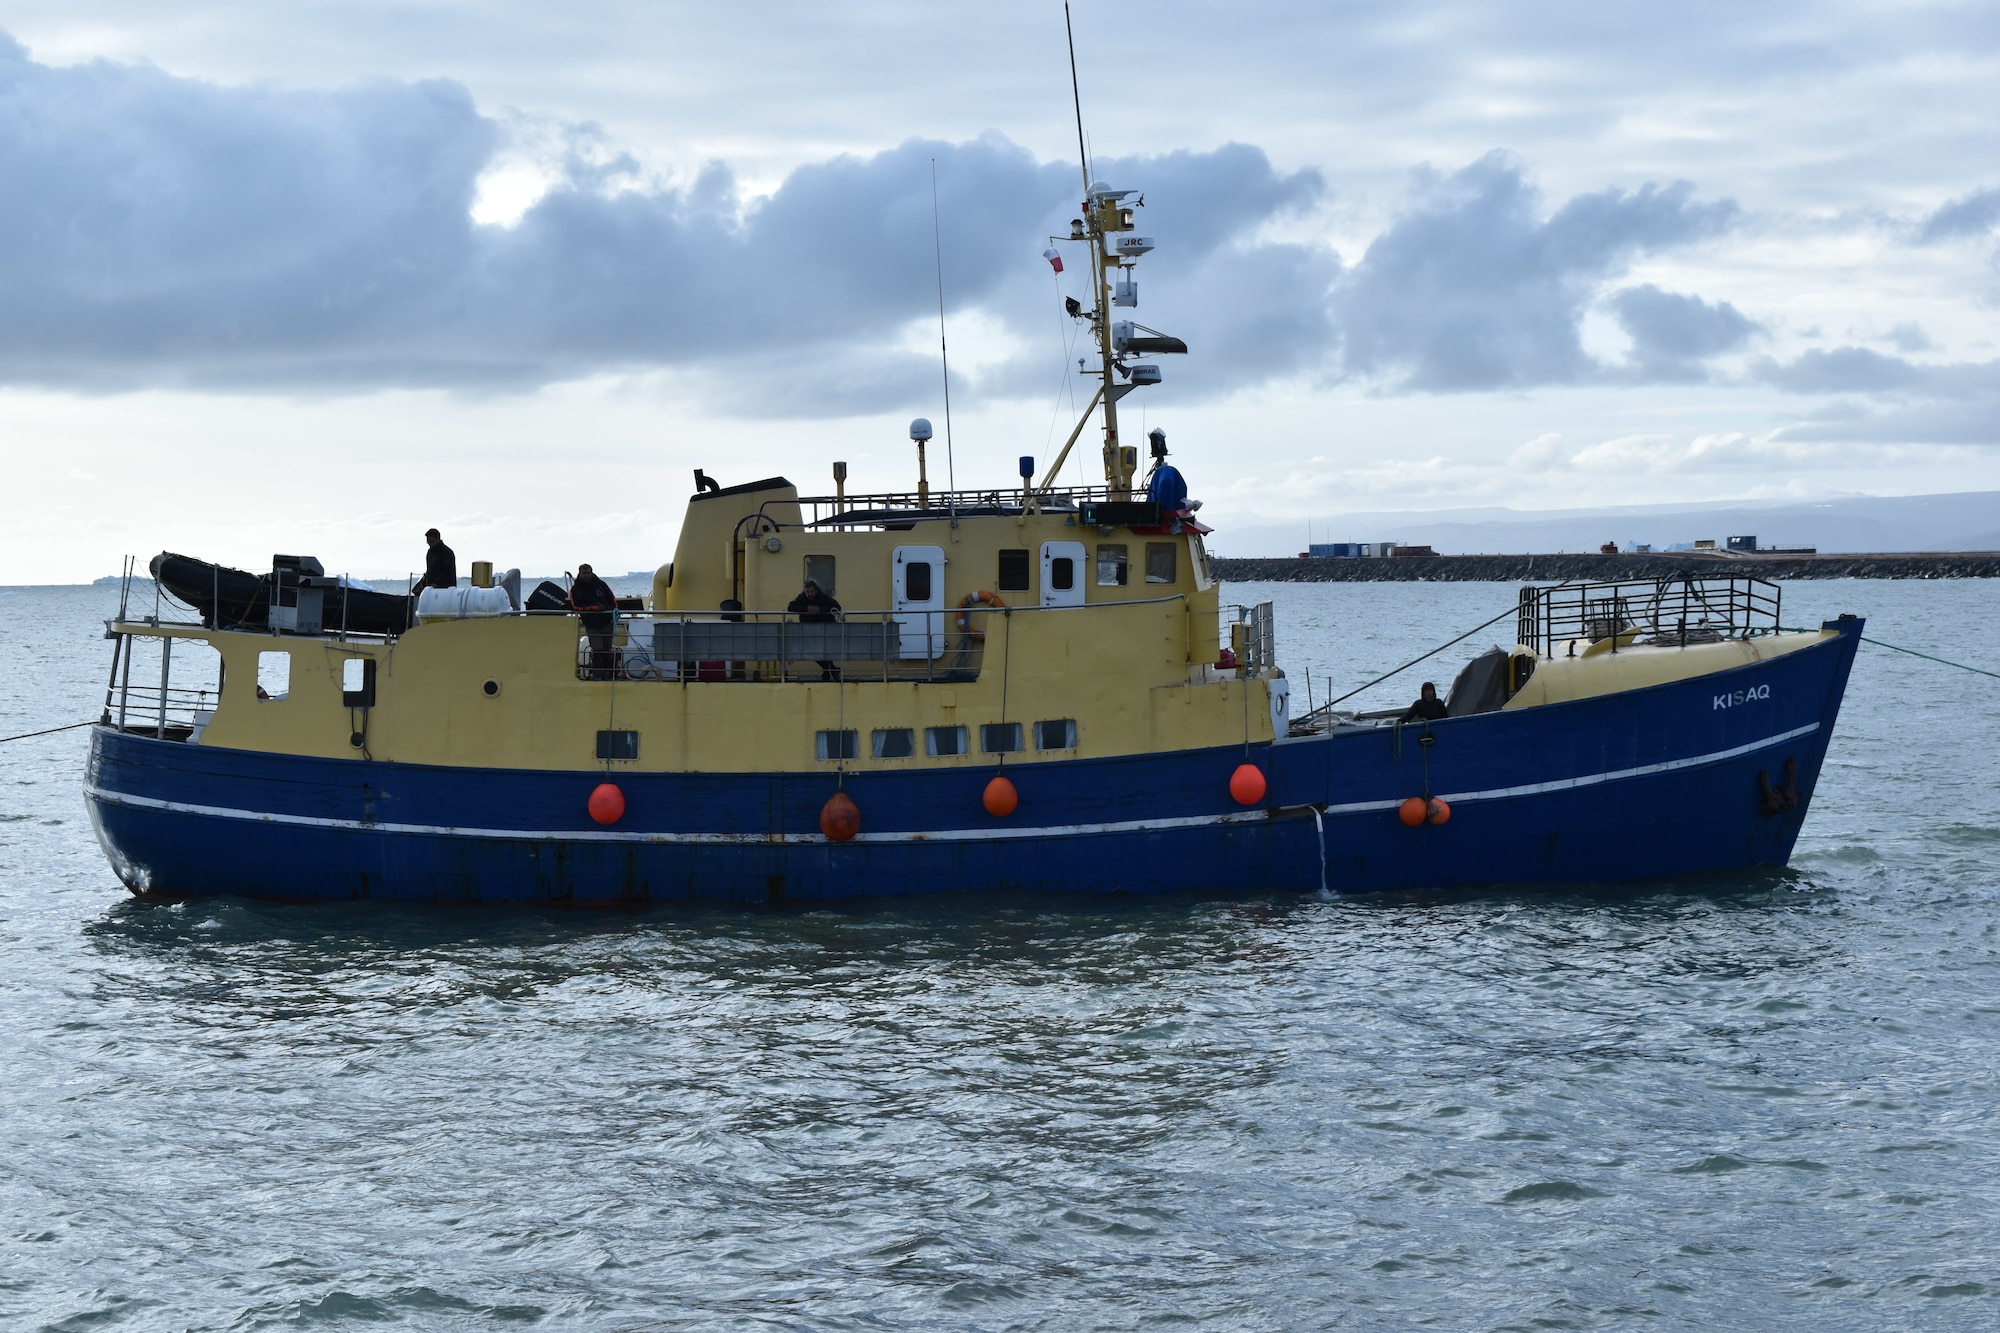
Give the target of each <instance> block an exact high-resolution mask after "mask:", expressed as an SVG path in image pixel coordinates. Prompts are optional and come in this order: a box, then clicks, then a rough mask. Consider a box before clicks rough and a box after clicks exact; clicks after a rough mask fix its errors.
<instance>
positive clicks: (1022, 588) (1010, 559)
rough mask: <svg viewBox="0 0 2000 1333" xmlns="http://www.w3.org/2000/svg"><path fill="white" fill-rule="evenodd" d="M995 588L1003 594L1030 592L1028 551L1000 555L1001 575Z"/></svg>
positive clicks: (1003, 552) (995, 582)
mask: <svg viewBox="0 0 2000 1333" xmlns="http://www.w3.org/2000/svg"><path fill="white" fill-rule="evenodd" d="M994 586H995V587H997V588H999V590H1000V591H1001V592H1026V591H1027V590H1028V553H1027V552H1026V551H1002V552H1001V553H1000V574H999V577H998V578H997V579H995V580H994Z"/></svg>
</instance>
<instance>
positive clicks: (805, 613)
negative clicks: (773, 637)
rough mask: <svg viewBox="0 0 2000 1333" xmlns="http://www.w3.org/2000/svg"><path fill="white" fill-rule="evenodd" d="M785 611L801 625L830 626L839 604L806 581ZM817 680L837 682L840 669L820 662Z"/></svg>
mask: <svg viewBox="0 0 2000 1333" xmlns="http://www.w3.org/2000/svg"><path fill="white" fill-rule="evenodd" d="M785 610H787V611H789V612H790V613H791V614H793V615H795V616H797V617H798V618H799V623H800V624H801V625H831V624H832V623H833V622H834V621H835V620H836V619H838V618H839V614H840V603H839V602H836V601H834V600H833V595H832V594H831V593H827V592H823V591H821V590H820V586H819V584H818V583H816V582H814V581H813V580H812V579H807V580H806V586H805V587H804V588H801V589H800V590H799V595H798V596H797V597H794V598H792V600H791V604H790V605H788V606H787V607H786V608H785ZM819 678H820V679H821V680H839V679H840V667H839V666H838V665H837V664H835V663H833V662H826V661H822V662H821V663H820V664H819Z"/></svg>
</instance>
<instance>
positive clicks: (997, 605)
mask: <svg viewBox="0 0 2000 1333" xmlns="http://www.w3.org/2000/svg"><path fill="white" fill-rule="evenodd" d="M1006 605H1007V603H1005V602H1003V601H1001V600H1000V598H999V597H998V596H997V595H995V594H993V593H990V592H987V591H985V590H984V589H982V590H980V591H979V592H969V593H967V594H965V600H964V601H962V602H960V603H959V604H958V632H959V633H960V634H963V635H964V636H965V637H966V638H968V639H970V640H972V641H973V642H974V643H984V642H985V641H986V631H985V630H983V629H974V628H972V615H971V611H972V608H973V607H975V606H983V607H985V608H987V609H988V610H991V611H998V610H1000V609H1002V608H1004V607H1005V606H1006Z"/></svg>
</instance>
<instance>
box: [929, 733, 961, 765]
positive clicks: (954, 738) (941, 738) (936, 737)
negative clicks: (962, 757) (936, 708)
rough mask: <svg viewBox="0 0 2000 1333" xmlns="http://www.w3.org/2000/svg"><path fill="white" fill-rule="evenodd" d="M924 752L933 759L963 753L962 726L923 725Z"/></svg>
mask: <svg viewBox="0 0 2000 1333" xmlns="http://www.w3.org/2000/svg"><path fill="white" fill-rule="evenodd" d="M924 753H925V754H927V755H930V756H931V757H932V758H934V759H941V758H945V757H947V756H950V755H955V754H964V753H965V728H964V727H925V728H924Z"/></svg>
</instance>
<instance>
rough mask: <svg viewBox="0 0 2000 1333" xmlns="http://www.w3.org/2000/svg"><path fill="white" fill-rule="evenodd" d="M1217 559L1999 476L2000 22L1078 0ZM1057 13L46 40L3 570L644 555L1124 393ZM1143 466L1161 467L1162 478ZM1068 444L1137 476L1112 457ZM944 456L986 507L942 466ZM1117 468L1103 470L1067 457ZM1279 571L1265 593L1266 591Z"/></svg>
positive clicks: (436, 23) (11, 196)
mask: <svg viewBox="0 0 2000 1333" xmlns="http://www.w3.org/2000/svg"><path fill="white" fill-rule="evenodd" d="M1076 25H1077V36H1078V41H1079V45H1080V51H1079V65H1080V69H1081V73H1082V77H1083V85H1084V87H1083V109H1084V114H1085V119H1086V125H1087V129H1088V132H1089V136H1090V141H1091V142H1090V148H1091V152H1092V155H1093V158H1094V161H1095V167H1096V174H1097V175H1098V176H1100V177H1102V178H1104V179H1107V180H1109V181H1111V182H1113V183H1114V184H1117V185H1121V186H1131V187H1135V188H1141V189H1143V190H1144V191H1145V193H1146V196H1147V205H1148V206H1147V208H1146V209H1145V211H1144V213H1143V214H1142V230H1143V231H1145V232H1146V233H1148V234H1150V235H1153V236H1154V237H1156V238H1157V240H1158V245H1159V248H1158V250H1157V251H1155V253H1154V254H1153V255H1151V256H1149V257H1148V258H1147V260H1146V261H1145V262H1144V264H1143V265H1142V266H1141V268H1140V289H1141V304H1140V308H1139V310H1138V311H1137V312H1136V314H1137V316H1138V317H1139V318H1140V319H1141V320H1143V321H1145V322H1147V323H1149V324H1152V325H1154V326H1156V327H1159V328H1162V329H1165V330H1167V331H1169V332H1173V333H1176V334H1179V335H1181V336H1183V337H1184V338H1186V340H1187V342H1188V343H1189V345H1190V347H1191V348H1192V354H1191V355H1190V356H1189V357H1187V358H1185V359H1184V360H1182V359H1178V358H1177V359H1175V360H1173V361H1171V362H1169V363H1168V364H1167V366H1166V376H1167V379H1166V383H1165V384H1163V385H1162V386H1160V387H1159V388H1155V389H1150V390H1144V391H1141V392H1140V393H1139V394H1136V395H1134V396H1133V397H1132V398H1129V399H1127V400H1126V401H1127V405H1128V411H1129V412H1130V413H1131V414H1132V415H1134V416H1141V415H1142V416H1143V418H1144V424H1145V425H1162V426H1165V427H1166V428H1167V430H1168V432H1169V434H1170V437H1171V439H1172V441H1173V443H1174V446H1175V451H1176V454H1177V456H1178V458H1179V460H1180V461H1181V463H1182V465H1183V469H1184V470H1185V471H1186V472H1187V473H1188V474H1189V476H1190V479H1191V482H1192V485H1193V490H1194V493H1195V494H1196V495H1197V496H1200V497H1202V498H1204V499H1205V500H1206V501H1207V502H1208V509H1207V511H1206V512H1207V514H1208V516H1210V517H1211V518H1212V520H1213V521H1215V523H1216V524H1217V526H1218V527H1220V528H1221V529H1222V530H1223V532H1224V534H1225V538H1224V539H1223V540H1221V542H1220V543H1219V544H1220V545H1221V546H1222V547H1223V549H1225V550H1227V549H1229V547H1228V544H1227V541H1226V533H1227V531H1228V529H1229V526H1230V524H1232V523H1236V524H1239V525H1243V526H1249V525H1251V524H1252V523H1254V522H1261V521H1268V520H1274V519H1284V520H1297V521H1298V522H1299V523H1300V524H1301V525H1302V524H1303V523H1304V521H1305V520H1306V519H1308V518H1314V517H1318V518H1322V519H1324V518H1325V517H1326V516H1329V515H1334V514H1338V513H1343V512H1355V511H1364V510H1367V511H1379V510H1384V509H1433V508H1448V507H1460V506H1468V505H1508V506H1513V507H1516V508H1522V509H1537V508H1555V507H1572V506H1576V505H1579V504H1607V505H1609V504H1635V503H1652V502H1662V501H1683V500H1686V501H1693V500H1709V499H1718V500H1720V499H1745V498H1772V497H1783V496H1798V497H1810V496H1821V495H1827V494H1839V493H1869V494H1878V495H1894V494H1916V493H1924V492H1937V491H1963V490H1982V489H2000V347H1996V340H2000V324H1996V303H2000V261H1997V260H1996V255H2000V158H1996V155H1995V152H1994V148H1995V128H1996V112H2000V105H1996V101H1995V95H1994V92H1993V90H1994V88H1996V87H2000V7H1996V6H1994V5H1992V4H1990V3H1987V4H1973V3H1923V2H1922V0H1904V2H1903V3H1843V2H1842V0H1814V2H1813V3H1793V2H1791V0H1769V2H1768V3H1763V4H1757V5H1744V4H1742V3H1740V0H1739V2H1737V3H1726V4H1725V3H1705V2H1703V0H1692V2H1690V3H1682V4H1677V5H1665V6H1663V5H1639V4H1629V5H1627V4H1604V3H1600V4H1595V5H1583V4H1575V3H1568V4H1543V3H1534V2H1533V0H1516V2H1515V3H1510V4H1506V5H1499V4H1491V3H1488V4H1478V5H1475V4H1470V3H1421V2H1419V0H1400V2H1398V3H1372V2H1371V3H1363V2H1360V0H1353V2H1350V3H1340V4H1328V5H1321V6H1299V5H1268V6H1264V5H1256V4H1247V3H1234V4H1230V5H1220V4H1184V3H1174V2H1173V0H1155V3H1151V4H1147V5H1140V6H1135V5H1132V4H1130V3H1119V4H1110V3H1105V2H1102V0H1079V3H1078V4H1077V6H1076ZM1070 117H1071V111H1070V101H1069V87H1068V64H1067V59H1066V56H1065V51H1064V45H1063V31H1062V10H1061V6H1060V4H1051V3H1039V2H1038V3H1033V4H1014V5H982V6H960V5H951V4H938V3H935V2H933V3H928V4H918V3H900V2H898V0H877V2H876V3H869V4H859V5H851V6H831V5H824V4H804V3H800V4H788V3H769V4H764V5H757V6H741V5H730V6H722V5H713V6H704V5H689V4H670V3H658V2H657V0H654V2H649V3H638V2H637V0H568V3H565V4H562V5H549V4H547V3H539V2H538V3H532V4H531V3H517V2H516V0H479V2H478V3H473V2H472V0H342V2H341V3H339V4H334V3H320V2H313V3H301V4H288V5H282V6H279V5H270V4H268V3H253V2H252V0H181V2H180V3H176V4H175V5H172V6H162V5H159V4H157V3H156V2H154V0H61V2H60V3H53V2H44V0H0V450H4V459H5V468H6V471H5V476H6V479H7V485H6V486H5V487H4V489H0V582H38V581H73V580H78V579H85V578H89V577H94V576H96V575H99V574H103V573H108V572H110V571H111V570H112V569H114V568H116V566H117V562H118V558H119V556H120V555H121V554H123V553H126V552H131V553H135V554H139V555H141V556H142V557H143V556H144V555H148V554H150V553H151V552H153V551H156V550H159V549H161V548H163V547H166V548H172V549H177V550H182V551H187V552H190V553H195V554H203V555H211V556H214V557H216V558H220V559H223V560H226V561H229V562H232V563H238V564H243V565H247V566H252V567H255V566H260V565H262V564H264V563H265V562H266V561H267V560H268V558H269V555H270V553H271V552H272V551H274V550H286V551H295V550H303V551H307V552H311V553H315V554H318V555H320V556H321V557H322V558H323V559H325V560H326V561H327V562H328V564H329V565H330V566H332V567H335V568H347V569H352V570H356V571H366V572H372V573H386V572H390V571H401V570H404V569H406V568H408V567H410V566H411V565H413V564H416V563H420V552H421V541H420V538H419V537H418V536H417V534H418V533H420V532H421V531H422V529H423V528H424V527H426V526H429V525H430V524H432V523H436V524H438V525H439V526H441V527H443V528H445V529H446V530H447V535H448V538H449V539H451V540H452V542H453V544H454V545H455V546H456V547H457V549H458V552H459V556H460V559H461V561H465V560H470V559H474V558H491V559H494V560H496V561H498V562H499V563H501V564H502V565H508V564H515V565H520V566H522V567H524V568H528V569H531V570H553V569H557V568H571V567H574V565H575V564H576V563H577V562H578V561H579V560H591V561H593V562H594V563H596V564H597V565H598V566H599V567H600V568H606V569H614V570H624V569H638V568H647V567H650V566H652V565H654V564H656V563H658V562H660V561H661V560H663V559H665V558H666V556H667V555H668V554H669V553H670V552H671V547H672V542H673V537H674V534H675V530H676V527H677V525H678V522H679V514H680V510H681V506H682V504H683V502H684V500H685V497H686V494H687V492H688V490H689V478H690V474H691V469H693V468H695V467H703V468H706V469H707V470H708V471H709V472H710V473H711V474H714V475H717V476H719V477H720V478H721V479H722V480H723V481H724V482H725V483H729V482H735V481H743V480H748V479H751V478H753V477H757V476H763V475H767V474H770V473H774V472H784V473H786V474H788V475H790V476H792V477H793V478H794V479H796V480H799V481H800V482H802V483H803V484H805V485H807V486H808V487H810V488H812V489H830V486H829V485H828V483H827V477H828V467H829V464H830V462H831V461H832V460H833V459H836V458H840V459H845V460H847V461H848V463H849V465H850V468H851V472H852V480H851V482H850V486H851V487H852V488H862V489H869V488H881V489H887V488H890V487H896V488H903V487H907V486H908V485H910V484H911V483H912V482H913V480H914V461H913V459H912V457H911V450H910V447H909V445H908V443H907V442H906V440H905V439H904V435H905V431H904V427H905V424H906V423H907V421H908V419H909V418H910V417H912V416H915V415H919V414H922V415H926V416H930V417H932V418H933V419H937V420H939V422H940V425H941V424H942V420H941V419H942V416H943V402H942V391H941V383H940V377H939V373H938V365H937V358H936V351H937V328H936V317H937V307H936V300H937V295H936V289H935V282H936V271H935V268H934V259H933V253H932V233H931V223H932V218H931V180H932V172H933V166H934V167H935V173H936V180H937V188H938V193H939V198H940V201H941V205H942V207H941V212H942V234H943V249H944V256H943V269H944V275H943V276H944V286H945V295H946V302H947V306H948V308H949V316H950V334H951V343H952V352H953V361H952V389H953V400H952V401H953V428H954V437H955V448H954V454H955V460H954V461H955V467H956V471H957V475H958V478H959V480H960V481H961V482H962V483H964V482H972V483H992V484H999V483H1003V482H1005V481H1007V480H1009V479H1010V478H1011V477H1012V475H1013V472H1014V459H1015V457H1016V456H1017V455H1019V454H1023V453H1028V454H1034V455H1037V456H1038V457H1040V458H1042V459H1044V460H1046V459H1047V458H1049V457H1050V456H1051V455H1052V454H1053V452H1054V449H1055V447H1056V446H1059V445H1060V443H1061V440H1062V438H1063V436H1064V435H1065V434H1066V433H1067V431H1068V427H1069V425H1070V422H1071V420H1072V411H1073V407H1075V406H1080V405H1081V402H1082V395H1081V394H1080V393H1079V392H1078V385H1077V382H1076V379H1075V376H1074V374H1073V373H1066V372H1073V370H1074V365H1075V363H1074V356H1075V354H1076V352H1077V350H1079V349H1077V348H1076V347H1075V346H1074V340H1075V338H1076V331H1075V329H1074V327H1073V326H1072V325H1071V324H1070V322H1069V321H1068V320H1066V319H1065V318H1063V316H1062V314H1061V297H1062V296H1063V295H1065V294H1081V287H1080V285H1079V284H1078V283H1077V282H1076V280H1075V279H1076V269H1075V266H1072V270H1071V273H1070V274H1069V275H1068V276H1067V277H1066V278H1065V279H1061V280H1058V279H1057V278H1055V277H1054V276H1053V275H1052V274H1051V273H1050V271H1049V269H1048V267H1047V266H1046V265H1045V264H1044V263H1043V261H1042V260H1041V258H1040V252H1041V251H1042V249H1043V248H1044V246H1045V245H1046V244H1047V240H1046V238H1047V236H1048V234H1049V233H1050V232H1051V231H1066V230H1067V219H1068V218H1069V217H1071V216H1073V215H1074V214H1075V212H1076V198H1077V195H1078V192H1079V191H1078V185H1079V179H1078V169H1077V166H1076V161H1075V158H1076V141H1075V128H1074V124H1073V122H1072V120H1071V118H1070ZM1129 437H1130V435H1129V432H1128V438H1129ZM1078 454H1079V456H1080V457H1082V458H1084V459H1086V461H1087V462H1088V463H1089V465H1090V466H1094V459H1095V456H1096V450H1095V448H1094V447H1090V446H1085V447H1080V448H1079V450H1078ZM940 470H941V469H940ZM1072 473H1073V474H1074V479H1076V480H1089V479H1091V478H1088V477H1086V476H1085V475H1084V471H1083V469H1082V468H1080V467H1076V466H1073V467H1072ZM1244 553H1246V554H1247V553H1248V552H1244Z"/></svg>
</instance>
